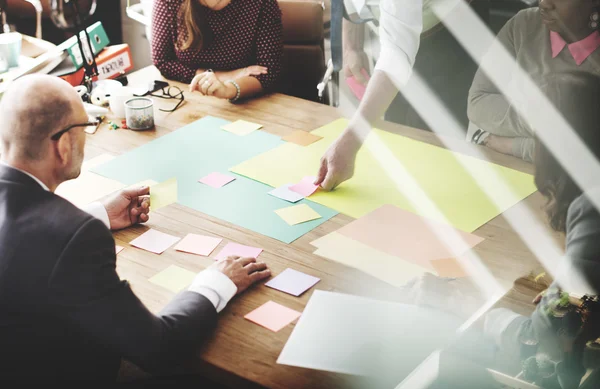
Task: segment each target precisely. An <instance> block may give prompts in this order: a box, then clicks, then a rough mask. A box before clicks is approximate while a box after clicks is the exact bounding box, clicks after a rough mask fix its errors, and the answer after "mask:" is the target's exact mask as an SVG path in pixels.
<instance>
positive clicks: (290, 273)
mask: <svg viewBox="0 0 600 389" xmlns="http://www.w3.org/2000/svg"><path fill="white" fill-rule="evenodd" d="M319 281H321V279H320V278H317V277H313V276H309V275H308V274H304V273H301V272H299V271H296V270H294V269H285V270H284V271H283V272H282V273H281V274H279V275H278V276H277V277H275V278H273V279H272V280H271V281H269V282H267V283H266V284H265V286H268V287H269V288H273V289H277V290H280V291H282V292H284V293H288V294H291V295H293V296H296V297H298V296H300V295H301V294H302V293H304V292H306V291H307V290H308V289H310V288H312V287H313V286H314V285H315V284H316V283H317V282H319Z"/></svg>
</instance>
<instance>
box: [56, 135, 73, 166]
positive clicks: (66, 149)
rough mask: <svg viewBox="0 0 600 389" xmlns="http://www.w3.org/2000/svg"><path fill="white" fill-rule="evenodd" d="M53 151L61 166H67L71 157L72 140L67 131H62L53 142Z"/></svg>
mask: <svg viewBox="0 0 600 389" xmlns="http://www.w3.org/2000/svg"><path fill="white" fill-rule="evenodd" d="M54 144H55V146H54V151H55V154H56V158H57V160H58V162H59V164H60V166H61V167H63V168H64V167H67V166H69V164H70V163H71V160H72V159H73V142H72V139H71V134H70V133H69V132H66V133H64V134H63V135H62V136H61V137H60V138H59V139H58V140H57V141H55V142H54Z"/></svg>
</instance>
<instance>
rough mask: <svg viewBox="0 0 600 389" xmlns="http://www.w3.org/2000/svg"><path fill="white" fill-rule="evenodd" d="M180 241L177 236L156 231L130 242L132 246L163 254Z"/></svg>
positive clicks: (148, 232)
mask: <svg viewBox="0 0 600 389" xmlns="http://www.w3.org/2000/svg"><path fill="white" fill-rule="evenodd" d="M178 241H179V238H178V237H176V236H171V235H169V234H165V233H162V232H159V231H156V230H148V231H147V232H146V233H145V234H142V235H140V236H138V238H137V239H134V240H132V241H131V242H129V244H130V245H132V246H135V247H137V248H140V249H142V250H146V251H150V252H151V253H155V254H162V253H163V252H164V251H165V250H166V249H168V248H169V247H171V246H173V245H174V244H175V243H177V242H178Z"/></svg>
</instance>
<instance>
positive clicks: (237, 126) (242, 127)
mask: <svg viewBox="0 0 600 389" xmlns="http://www.w3.org/2000/svg"><path fill="white" fill-rule="evenodd" d="M261 128H262V126H261V125H260V124H256V123H251V122H247V121H245V120H238V121H235V122H233V123H229V124H226V125H224V126H222V127H221V129H222V130H225V131H228V132H231V133H233V134H236V135H240V136H244V135H248V134H250V133H252V132H254V131H256V130H259V129H261Z"/></svg>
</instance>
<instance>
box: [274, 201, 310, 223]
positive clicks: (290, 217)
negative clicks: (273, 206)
mask: <svg viewBox="0 0 600 389" xmlns="http://www.w3.org/2000/svg"><path fill="white" fill-rule="evenodd" d="M275 213H276V214H277V215H279V217H281V218H282V219H283V220H284V221H285V222H286V223H287V224H289V225H290V226H295V225H296V224H300V223H305V222H308V221H311V220H317V219H320V218H321V215H319V214H318V213H317V211H315V210H314V209H312V208H311V207H310V206H309V205H308V204H300V205H294V206H292V207H287V208H281V209H278V210H276V211H275Z"/></svg>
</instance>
